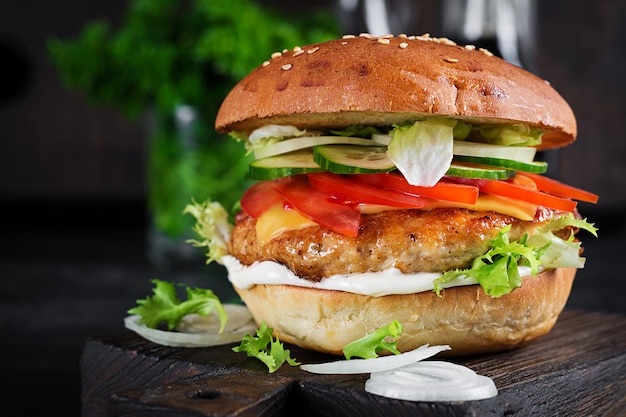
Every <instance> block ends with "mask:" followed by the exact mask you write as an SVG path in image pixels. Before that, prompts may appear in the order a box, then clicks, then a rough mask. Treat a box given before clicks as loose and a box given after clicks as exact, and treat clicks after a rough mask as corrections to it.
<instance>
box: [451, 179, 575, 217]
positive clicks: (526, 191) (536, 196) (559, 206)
mask: <svg viewBox="0 0 626 417" xmlns="http://www.w3.org/2000/svg"><path fill="white" fill-rule="evenodd" d="M446 178H449V179H450V180H452V181H455V182H459V183H461V184H470V185H475V186H477V187H478V188H479V189H480V191H481V192H484V193H487V194H493V195H499V196H502V197H509V198H515V199H517V200H521V201H526V202H528V203H532V204H537V205H539V206H543V207H548V208H552V209H555V210H562V211H573V210H574V209H575V208H576V206H577V203H576V202H575V201H572V200H569V199H567V198H561V197H557V196H554V195H551V194H547V193H544V192H542V191H535V190H532V189H530V188H526V187H525V186H522V185H518V184H514V183H512V182H508V181H499V180H483V179H473V178H459V177H446Z"/></svg>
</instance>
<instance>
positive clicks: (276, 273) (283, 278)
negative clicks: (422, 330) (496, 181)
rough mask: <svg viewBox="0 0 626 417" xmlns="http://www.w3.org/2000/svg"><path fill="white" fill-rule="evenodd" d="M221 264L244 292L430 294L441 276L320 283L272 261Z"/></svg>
mask: <svg viewBox="0 0 626 417" xmlns="http://www.w3.org/2000/svg"><path fill="white" fill-rule="evenodd" d="M222 262H223V264H224V266H225V267H226V269H227V270H228V279H229V280H230V282H231V283H232V284H233V285H235V286H236V287H238V288H242V289H247V288H250V287H252V286H254V285H257V284H270V285H277V284H284V285H296V286H299V287H307V288H320V289H325V290H335V291H346V292H351V293H355V294H362V295H369V296H373V297H380V296H383V295H390V294H412V293H417V292H423V291H432V290H433V288H434V281H435V280H436V279H437V278H439V277H440V276H441V274H438V273H416V274H403V273H402V272H400V270H399V269H397V268H391V269H387V270H385V271H382V272H365V273H359V274H345V275H343V274H342V275H333V276H331V277H328V278H324V279H322V280H321V281H320V282H313V281H308V280H306V279H302V278H298V277H297V276H296V275H295V274H294V273H293V272H291V271H290V270H289V269H287V268H286V267H285V266H284V265H280V264H278V263H276V262H271V261H263V262H255V263H253V264H252V265H250V266H244V265H242V264H241V263H240V262H239V261H238V260H237V258H235V257H234V256H231V255H227V256H224V257H223V258H222ZM529 272H530V271H529V268H526V267H521V268H520V275H521V276H526V275H529ZM472 284H476V280H474V279H473V278H464V277H459V278H456V279H454V280H453V281H450V282H448V283H445V284H443V285H442V287H444V288H450V287H457V286H463V285H472Z"/></svg>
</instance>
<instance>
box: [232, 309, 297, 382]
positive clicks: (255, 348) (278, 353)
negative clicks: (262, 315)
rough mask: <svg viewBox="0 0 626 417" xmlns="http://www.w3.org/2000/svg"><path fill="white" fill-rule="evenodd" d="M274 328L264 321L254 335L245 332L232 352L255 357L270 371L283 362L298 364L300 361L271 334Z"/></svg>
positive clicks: (292, 364) (276, 368)
mask: <svg viewBox="0 0 626 417" xmlns="http://www.w3.org/2000/svg"><path fill="white" fill-rule="evenodd" d="M273 333H274V329H272V328H271V327H268V326H267V324H266V323H265V321H263V322H261V326H260V327H259V328H258V329H257V331H256V336H252V335H250V334H246V335H245V336H244V337H243V339H242V340H241V343H240V344H239V346H235V347H233V348H232V350H233V352H245V353H246V354H247V355H248V357H250V358H257V359H258V360H260V361H261V362H263V363H264V364H265V365H266V366H267V369H268V370H269V371H270V373H272V372H275V371H276V370H278V368H280V367H281V366H282V365H283V364H284V363H285V362H287V363H288V364H289V365H291V366H296V365H300V362H298V361H296V360H295V359H294V358H292V357H291V352H290V351H289V349H285V347H284V346H283V343H282V342H281V341H280V339H279V338H278V337H276V338H274V337H273V336H272V334H273Z"/></svg>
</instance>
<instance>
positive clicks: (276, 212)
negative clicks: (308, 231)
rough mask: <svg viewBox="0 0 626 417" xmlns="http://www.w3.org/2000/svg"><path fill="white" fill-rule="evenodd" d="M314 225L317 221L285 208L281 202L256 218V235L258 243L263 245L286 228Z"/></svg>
mask: <svg viewBox="0 0 626 417" xmlns="http://www.w3.org/2000/svg"><path fill="white" fill-rule="evenodd" d="M316 225H317V223H315V222H314V221H312V220H309V219H307V218H306V217H304V216H302V215H301V214H300V213H298V212H297V211H296V210H291V209H286V208H283V205H282V204H277V205H275V206H274V207H272V208H270V209H269V210H267V211H266V212H265V213H263V214H262V215H261V217H259V218H258V219H257V221H256V236H257V240H258V242H259V244H261V245H263V244H264V243H267V242H269V241H270V240H272V239H274V238H275V237H276V236H278V235H280V234H281V233H283V232H286V231H288V230H298V229H303V228H305V227H310V226H316Z"/></svg>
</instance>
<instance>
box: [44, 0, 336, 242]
mask: <svg viewBox="0 0 626 417" xmlns="http://www.w3.org/2000/svg"><path fill="white" fill-rule="evenodd" d="M338 35H339V29H338V22H337V20H336V18H335V17H334V15H332V13H331V12H330V11H324V10H321V11H317V12H316V11H307V13H298V14H295V15H286V14H281V13H278V12H277V11H275V10H273V9H270V8H269V7H268V6H263V5H261V4H260V3H257V2H254V1H252V0H133V1H131V2H130V3H129V8H128V10H127V11H126V14H125V16H124V18H123V20H122V22H121V24H120V25H119V27H117V28H113V27H112V26H111V24H110V23H109V22H107V21H105V20H94V21H92V22H90V23H88V24H87V25H86V26H85V27H84V28H83V30H82V32H81V33H80V35H79V36H78V37H77V38H75V39H69V40H68V39H59V38H51V39H49V40H48V43H47V48H48V51H49V53H50V56H51V59H52V61H53V63H54V64H55V65H56V67H57V69H58V71H59V73H60V76H61V78H62V80H63V82H64V83H65V85H66V86H67V87H68V88H71V89H74V90H77V91H80V92H82V93H83V94H84V95H85V97H86V98H87V99H88V100H89V102H90V103H92V104H95V105H108V106H112V107H114V108H116V109H118V110H119V111H120V112H121V113H122V114H123V115H124V116H126V117H127V118H129V119H130V120H136V119H138V118H139V117H142V116H144V115H145V114H146V111H148V110H150V111H152V112H153V115H154V125H153V128H154V130H153V135H152V136H153V137H152V138H151V140H152V143H151V145H150V146H151V148H152V149H151V155H150V159H149V161H148V170H149V172H148V182H149V184H150V194H151V195H150V201H149V205H150V207H151V209H152V212H153V213H154V215H155V222H156V225H157V227H158V228H159V229H160V230H161V231H162V232H165V233H166V234H167V235H170V236H182V235H183V234H184V233H186V232H188V231H189V230H191V227H192V224H191V220H190V219H188V217H186V216H183V215H182V211H183V209H184V207H185V206H186V205H187V204H188V203H189V202H190V201H191V198H192V197H195V198H196V200H197V201H204V200H206V199H207V198H211V199H213V200H216V201H220V202H221V203H222V204H223V205H224V206H225V207H231V206H232V205H233V204H235V203H236V202H237V200H238V197H239V196H240V195H241V192H242V191H243V189H244V187H246V186H247V182H246V181H245V179H244V176H245V173H246V172H247V162H246V161H243V160H242V159H243V157H244V154H245V150H244V149H243V146H241V144H237V143H236V142H235V141H233V140H232V139H230V138H227V137H224V136H223V135H218V134H217V133H215V132H214V130H213V123H214V120H215V116H216V114H217V110H218V109H219V106H220V104H221V102H222V100H223V99H224V97H225V96H226V94H227V93H228V91H229V90H230V89H231V88H232V87H233V86H234V85H235V84H236V82H237V81H239V80H240V79H241V78H242V77H244V76H245V75H246V74H247V73H248V72H250V71H251V70H252V69H254V68H255V67H256V66H258V65H260V64H261V63H262V62H263V61H264V60H266V59H268V58H269V56H270V54H271V53H272V52H275V51H280V50H282V49H284V48H293V47H294V46H303V45H306V44H309V43H315V42H319V41H323V40H327V39H331V38H336V37H337V36H338ZM181 105H188V106H191V107H192V108H193V109H195V110H196V111H197V114H198V121H197V122H196V123H195V124H194V126H193V128H194V131H193V135H194V137H195V138H196V139H197V140H196V142H197V143H198V146H197V147H195V148H193V152H188V149H186V148H185V147H184V146H183V145H181V144H180V143H178V138H177V135H178V133H177V129H176V125H175V123H174V120H173V114H174V111H175V110H176V109H177V108H179V106H181Z"/></svg>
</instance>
